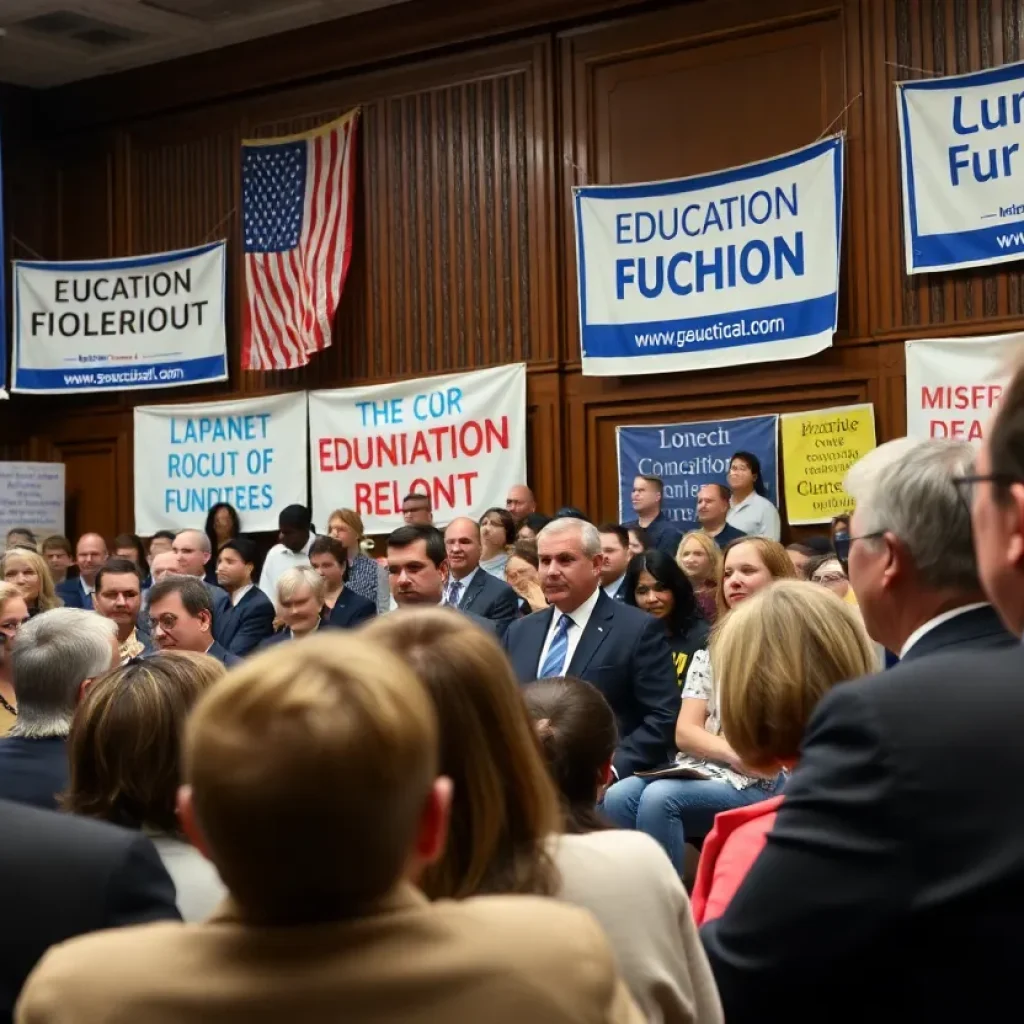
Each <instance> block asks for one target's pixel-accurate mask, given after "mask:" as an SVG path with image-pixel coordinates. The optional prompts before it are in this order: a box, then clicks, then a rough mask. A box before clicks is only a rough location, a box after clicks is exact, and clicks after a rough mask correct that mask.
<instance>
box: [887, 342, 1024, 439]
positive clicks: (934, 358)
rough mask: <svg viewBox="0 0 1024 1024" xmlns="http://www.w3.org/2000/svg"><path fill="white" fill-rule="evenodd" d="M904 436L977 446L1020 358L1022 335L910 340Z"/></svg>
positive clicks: (1023, 354) (907, 347)
mask: <svg viewBox="0 0 1024 1024" xmlns="http://www.w3.org/2000/svg"><path fill="white" fill-rule="evenodd" d="M906 354H907V436H908V437H921V438H925V437H942V438H951V439H953V440H957V441H971V442H973V443H975V444H980V443H981V441H982V439H983V437H984V433H985V428H986V426H987V424H988V421H989V420H990V419H991V418H992V414H993V413H994V411H995V408H996V406H997V405H998V404H999V400H1000V398H1001V397H1002V394H1003V389H1004V387H1005V386H1006V384H1007V383H1008V382H1009V379H1010V377H1011V376H1012V375H1013V367H1014V363H1015V361H1016V360H1018V359H1020V358H1021V356H1024V333H1022V334H1002V335H994V336H992V335H990V336H988V337H982V338H933V339H929V340H928V341H908V342H907V344H906Z"/></svg>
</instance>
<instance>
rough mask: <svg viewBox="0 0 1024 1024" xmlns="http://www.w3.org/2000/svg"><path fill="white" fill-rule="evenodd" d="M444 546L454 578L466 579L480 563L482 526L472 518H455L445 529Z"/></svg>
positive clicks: (449, 569) (449, 568)
mask: <svg viewBox="0 0 1024 1024" xmlns="http://www.w3.org/2000/svg"><path fill="white" fill-rule="evenodd" d="M444 547H445V551H446V552H447V553H448V571H449V572H450V573H451V576H452V578H453V579H456V580H461V579H464V578H465V577H466V576H468V575H469V574H470V573H471V572H472V571H473V570H474V569H475V568H476V567H477V566H478V565H479V564H480V554H481V551H482V548H481V544H480V527H479V526H478V525H477V524H476V523H475V522H474V521H473V520H472V519H466V518H465V517H461V518H459V519H453V520H452V521H451V522H450V523H449V524H448V529H447V530H445V531H444Z"/></svg>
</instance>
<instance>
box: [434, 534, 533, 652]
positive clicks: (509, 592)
mask: <svg viewBox="0 0 1024 1024" xmlns="http://www.w3.org/2000/svg"><path fill="white" fill-rule="evenodd" d="M444 545H445V550H446V552H447V555H448V581H447V585H446V587H445V594H444V603H445V604H446V605H449V606H450V607H452V608H458V609H459V610H460V611H463V612H472V613H473V614H474V615H479V616H480V617H481V618H483V619H490V620H491V621H492V622H493V623H494V624H495V627H496V629H497V633H498V636H502V635H503V634H504V632H505V630H506V629H508V627H509V624H510V623H511V622H512V620H513V619H515V618H516V613H517V611H518V604H519V602H518V599H517V598H516V592H515V591H514V590H513V589H512V588H511V587H510V586H509V585H508V584H507V583H505V582H504V581H503V580H499V579H498V578H497V577H496V576H492V575H491V574H490V573H489V572H487V571H486V570H485V569H481V568H480V556H481V554H482V553H483V547H482V544H481V541H480V527H479V525H478V524H477V523H475V522H474V521H473V520H472V519H467V518H462V517H460V518H458V519H453V520H452V521H451V522H450V523H449V524H448V528H447V529H446V530H445V531H444Z"/></svg>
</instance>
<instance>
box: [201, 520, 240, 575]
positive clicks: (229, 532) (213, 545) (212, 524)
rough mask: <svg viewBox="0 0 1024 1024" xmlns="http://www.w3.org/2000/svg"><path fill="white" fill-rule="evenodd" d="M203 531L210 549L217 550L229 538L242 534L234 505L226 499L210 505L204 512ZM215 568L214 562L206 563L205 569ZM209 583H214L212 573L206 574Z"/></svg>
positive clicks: (232, 538)
mask: <svg viewBox="0 0 1024 1024" xmlns="http://www.w3.org/2000/svg"><path fill="white" fill-rule="evenodd" d="M203 533H205V534H206V536H207V538H208V539H209V541H210V550H211V551H217V552H219V551H220V549H221V547H222V546H223V545H224V544H227V542H228V541H229V540H234V539H235V538H236V537H241V535H242V521H241V520H240V519H239V518H238V513H237V512H236V511H235V507H234V505H229V504H228V503H227V502H226V501H218V502H217V503H216V504H215V505H212V506H211V507H210V511H209V512H207V513H206V523H205V524H204V526H203ZM210 569H216V565H215V564H208V565H207V570H208V571H209V570H210ZM208 582H209V583H216V582H217V580H216V578H215V576H214V575H213V574H210V575H209V576H208Z"/></svg>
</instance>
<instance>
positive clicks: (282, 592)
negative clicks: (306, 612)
mask: <svg viewBox="0 0 1024 1024" xmlns="http://www.w3.org/2000/svg"><path fill="white" fill-rule="evenodd" d="M300 587H309V589H310V590H312V591H313V596H314V597H315V598H316V599H317V601H319V602H320V604H323V603H324V598H325V597H326V596H327V581H326V580H325V579H324V578H323V576H321V575H320V573H318V572H317V571H316V569H314V568H313V567H312V566H311V565H293V566H292V567H291V568H290V569H285V571H284V572H283V573H281V575H280V576H279V577H278V580H277V603H278V605H279V606H280V604H281V602H282V601H290V600H291V599H292V598H293V597H294V596H295V592H296V591H297V590H298V589H299V588H300Z"/></svg>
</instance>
